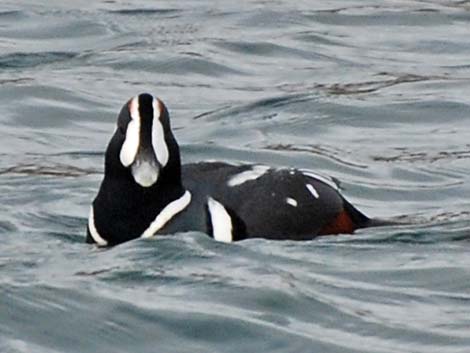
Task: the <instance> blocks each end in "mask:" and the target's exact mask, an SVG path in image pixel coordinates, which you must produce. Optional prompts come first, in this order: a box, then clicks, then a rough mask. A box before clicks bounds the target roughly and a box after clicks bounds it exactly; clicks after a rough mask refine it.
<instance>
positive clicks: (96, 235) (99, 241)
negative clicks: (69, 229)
mask: <svg viewBox="0 0 470 353" xmlns="http://www.w3.org/2000/svg"><path fill="white" fill-rule="evenodd" d="M88 230H89V231H90V235H91V237H92V238H93V240H94V241H95V243H96V244H97V245H98V246H106V245H108V242H107V241H106V240H104V239H103V238H102V237H101V235H100V233H98V230H97V229H96V226H95V214H94V211H93V206H91V208H90V215H89V217H88Z"/></svg>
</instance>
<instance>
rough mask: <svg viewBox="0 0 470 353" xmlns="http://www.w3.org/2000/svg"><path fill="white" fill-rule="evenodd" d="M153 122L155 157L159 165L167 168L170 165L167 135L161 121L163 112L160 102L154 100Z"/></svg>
mask: <svg viewBox="0 0 470 353" xmlns="http://www.w3.org/2000/svg"><path fill="white" fill-rule="evenodd" d="M152 105H153V122H152V146H153V150H154V151H155V156H157V160H158V163H160V165H161V166H162V167H164V166H166V164H167V163H168V157H169V153H168V146H167V145H166V142H165V133H164V131H163V126H162V123H161V121H160V116H161V110H160V104H159V102H158V101H157V100H156V99H154V100H153V103H152Z"/></svg>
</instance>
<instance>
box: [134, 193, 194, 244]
mask: <svg viewBox="0 0 470 353" xmlns="http://www.w3.org/2000/svg"><path fill="white" fill-rule="evenodd" d="M190 202H191V193H190V192H189V191H188V190H186V191H185V193H184V194H183V196H181V197H180V198H179V199H176V200H174V201H172V202H170V203H169V204H168V205H166V206H165V208H164V209H163V210H162V211H161V212H160V213H159V214H158V215H157V217H156V218H155V220H154V221H153V222H152V223H150V226H149V227H148V228H147V229H146V230H145V232H143V233H142V235H141V236H140V237H141V238H151V237H153V236H154V235H155V234H156V233H157V232H158V231H159V230H160V229H162V228H163V226H164V225H165V224H167V223H168V222H169V221H170V220H171V219H172V218H173V217H174V216H176V215H177V214H178V213H180V212H181V211H183V210H184V209H185V208H186V207H188V205H189V203H190Z"/></svg>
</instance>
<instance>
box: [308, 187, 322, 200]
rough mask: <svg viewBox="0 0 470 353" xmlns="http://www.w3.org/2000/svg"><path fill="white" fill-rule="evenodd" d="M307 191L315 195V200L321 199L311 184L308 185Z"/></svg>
mask: <svg viewBox="0 0 470 353" xmlns="http://www.w3.org/2000/svg"><path fill="white" fill-rule="evenodd" d="M305 186H306V187H307V190H308V191H310V193H311V194H312V195H313V197H314V198H316V199H319V198H320V195H319V194H318V191H317V190H316V189H315V188H314V187H313V185H311V184H306V185H305Z"/></svg>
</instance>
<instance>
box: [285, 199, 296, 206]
mask: <svg viewBox="0 0 470 353" xmlns="http://www.w3.org/2000/svg"><path fill="white" fill-rule="evenodd" d="M286 202H287V204H289V205H291V206H292V207H297V205H298V202H297V200H296V199H293V198H292V197H288V198H286Z"/></svg>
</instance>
